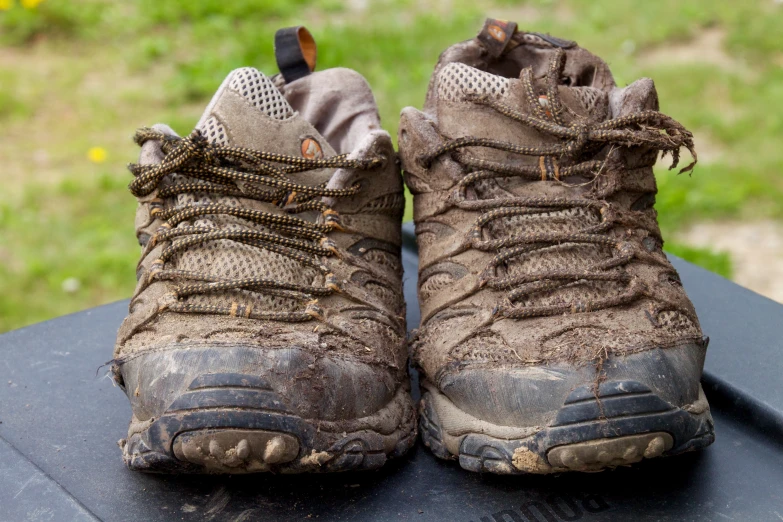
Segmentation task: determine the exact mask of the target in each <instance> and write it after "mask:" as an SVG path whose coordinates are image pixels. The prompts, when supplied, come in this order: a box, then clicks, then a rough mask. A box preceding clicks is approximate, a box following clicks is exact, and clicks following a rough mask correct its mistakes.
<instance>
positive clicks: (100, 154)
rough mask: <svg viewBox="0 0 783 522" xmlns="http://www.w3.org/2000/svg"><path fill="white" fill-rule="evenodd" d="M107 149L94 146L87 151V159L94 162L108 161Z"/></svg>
mask: <svg viewBox="0 0 783 522" xmlns="http://www.w3.org/2000/svg"><path fill="white" fill-rule="evenodd" d="M106 155H107V154H106V149H104V148H103V147H92V148H90V150H88V151H87V159H89V160H90V161H92V162H93V163H103V162H104V161H106Z"/></svg>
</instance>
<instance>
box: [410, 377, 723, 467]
mask: <svg viewBox="0 0 783 522" xmlns="http://www.w3.org/2000/svg"><path fill="white" fill-rule="evenodd" d="M422 391H423V395H422V400H421V403H420V416H419V418H420V423H421V426H420V431H421V434H422V439H423V441H424V444H425V445H426V446H427V447H428V448H430V450H431V451H432V452H433V453H434V454H435V455H436V456H437V457H439V458H442V459H458V460H459V464H460V466H461V467H462V468H463V469H466V470H469V471H475V472H484V473H495V474H500V475H516V474H525V473H535V474H544V473H559V472H564V471H590V472H592V471H601V470H604V469H609V468H614V467H617V466H626V465H630V464H634V463H637V462H640V461H641V460H643V459H649V458H655V457H661V456H669V455H677V454H680V453H685V452H688V451H694V450H698V449H701V448H704V447H706V446H709V445H710V444H711V443H712V442H713V441H714V440H715V435H714V430H713V422H712V416H711V415H710V411H709V406H708V405H707V401H706V398H705V397H704V392H703V391H702V390H701V387H699V400H697V401H696V402H695V403H693V404H691V405H688V406H686V407H681V408H678V407H675V406H672V405H671V404H669V403H667V402H666V401H664V400H663V399H661V398H660V397H658V396H657V395H655V394H654V393H653V392H652V391H650V389H649V388H648V387H646V386H644V385H643V384H641V383H639V382H635V381H611V382H604V383H602V384H601V386H600V388H599V390H598V393H596V392H595V390H594V389H593V387H592V386H587V385H586V386H581V387H579V388H577V389H575V390H574V391H573V392H571V394H570V395H569V396H568V398H567V399H566V401H565V403H564V404H563V406H562V407H561V408H560V409H559V410H558V411H557V414H556V417H555V420H554V422H553V423H552V424H551V425H550V426H548V427H546V428H544V429H541V428H516V429H515V428H509V427H508V426H498V425H494V424H490V423H487V422H485V421H481V420H479V419H476V418H475V417H472V416H470V415H468V414H467V413H466V412H464V411H462V410H460V409H459V408H457V406H455V405H454V404H453V403H452V402H451V401H450V400H449V399H448V398H447V397H446V396H445V395H444V394H442V393H440V392H439V391H438V390H437V389H435V388H434V387H431V386H427V387H426V389H424V390H422ZM440 419H447V420H449V423H450V429H451V433H449V431H448V430H447V429H444V426H443V424H442V423H441V421H440ZM513 431H516V432H517V433H518V434H521V436H516V437H515V436H514V435H513V434H512V435H511V436H509V433H511V432H513ZM492 434H495V435H497V434H501V435H503V436H502V437H498V436H492Z"/></svg>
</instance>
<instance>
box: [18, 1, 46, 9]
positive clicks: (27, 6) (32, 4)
mask: <svg viewBox="0 0 783 522" xmlns="http://www.w3.org/2000/svg"><path fill="white" fill-rule="evenodd" d="M43 1H44V0H21V2H20V3H21V4H22V7H24V8H25V9H35V8H36V7H38V4H40V3H41V2H43Z"/></svg>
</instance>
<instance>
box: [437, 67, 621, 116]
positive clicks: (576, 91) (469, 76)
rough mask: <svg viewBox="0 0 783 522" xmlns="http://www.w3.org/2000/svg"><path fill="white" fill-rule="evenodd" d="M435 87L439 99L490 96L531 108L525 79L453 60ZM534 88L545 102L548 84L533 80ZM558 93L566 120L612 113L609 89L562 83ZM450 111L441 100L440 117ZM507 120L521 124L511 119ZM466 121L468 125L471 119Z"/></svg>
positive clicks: (523, 109)
mask: <svg viewBox="0 0 783 522" xmlns="http://www.w3.org/2000/svg"><path fill="white" fill-rule="evenodd" d="M436 89H437V95H436V96H437V98H438V101H439V102H444V101H445V102H468V101H469V100H470V98H471V97H474V96H487V97H489V98H491V99H494V100H496V101H499V102H501V103H504V104H506V105H509V106H510V107H512V108H514V109H515V110H517V111H519V112H522V113H529V112H530V110H531V108H530V107H528V103H527V96H526V93H525V89H524V86H523V84H522V80H520V79H518V78H505V77H503V76H499V75H495V74H492V73H488V72H485V71H481V70H479V69H476V68H475V67H471V66H469V65H466V64H464V63H459V62H453V63H449V64H446V65H445V66H444V67H442V68H441V69H440V71H438V74H437V77H436ZM534 89H535V90H536V92H537V93H538V94H539V103H540V104H542V105H545V104H546V96H545V95H544V93H545V92H546V86H545V84H544V81H543V79H539V80H536V81H534ZM558 92H559V94H560V98H561V103H562V104H563V105H564V108H565V109H566V110H565V113H564V114H563V118H564V120H565V121H566V123H570V122H571V121H573V120H574V119H576V118H588V119H590V120H593V121H603V120H605V119H606V118H607V117H608V115H609V111H608V107H609V95H608V92H607V91H604V90H602V89H598V88H595V87H566V86H559V87H558ZM448 110H449V104H444V103H438V116H439V117H440V116H441V114H443V113H445V112H448ZM439 119H440V118H439ZM508 121H509V122H511V124H515V125H518V123H515V122H513V121H512V120H508ZM464 123H467V124H468V125H469V124H470V120H465V121H464Z"/></svg>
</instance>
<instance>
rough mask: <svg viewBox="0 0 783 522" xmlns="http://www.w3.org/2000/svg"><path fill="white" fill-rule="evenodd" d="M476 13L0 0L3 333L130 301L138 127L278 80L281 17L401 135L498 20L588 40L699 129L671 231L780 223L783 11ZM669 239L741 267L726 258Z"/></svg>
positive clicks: (763, 0) (663, 191) (529, 7)
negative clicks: (230, 77) (455, 54)
mask: <svg viewBox="0 0 783 522" xmlns="http://www.w3.org/2000/svg"><path fill="white" fill-rule="evenodd" d="M478 4H479V3H478V2H472V1H471V2H462V1H458V0H451V1H448V0H432V1H426V0H418V1H415V0H402V1H392V0H350V1H345V2H343V1H338V0H314V1H306V0H245V1H243V2H227V1H225V0H204V1H200V2H194V1H192V0H166V1H165V2H163V1H159V0H124V1H119V0H118V1H115V2H111V1H108V0H80V1H74V0H44V1H41V0H0V183H1V185H0V186H1V187H2V189H0V331H4V330H8V329H12V328H16V327H20V326H23V325H26V324H29V323H32V322H36V321H40V320H44V319H48V318H51V317H54V316H57V315H61V314H64V313H68V312H73V311H77V310H80V309H83V308H87V307H90V306H94V305H98V304H102V303H106V302H109V301H112V300H115V299H120V298H124V297H128V296H129V295H130V293H131V291H132V289H133V286H134V277H133V273H134V266H135V263H136V261H137V256H138V245H137V244H136V241H135V238H134V234H133V214H134V209H135V200H134V199H133V197H132V196H131V195H130V194H129V193H128V192H127V190H126V186H127V183H128V181H129V178H130V175H129V174H128V173H127V171H126V170H125V164H126V163H128V162H129V161H132V160H134V158H135V156H136V154H137V152H138V151H137V150H136V147H135V146H134V145H133V144H132V142H131V140H130V136H131V135H132V133H133V131H134V130H135V129H136V128H137V127H139V126H143V125H150V124H152V123H155V122H158V121H164V122H167V123H169V124H171V125H172V126H173V127H174V128H175V129H176V130H177V131H178V132H180V133H187V132H189V131H190V129H191V128H192V126H193V125H194V124H195V122H196V120H197V119H198V116H199V115H200V113H201V111H202V108H203V106H204V105H205V104H206V102H207V101H208V99H209V97H210V96H211V95H212V93H213V92H214V90H215V89H216V88H217V86H218V85H219V84H220V82H221V81H222V79H223V78H224V77H225V75H226V74H227V73H228V72H229V71H230V70H231V69H232V68H235V67H240V66H245V65H251V66H255V67H257V68H259V69H261V70H263V71H266V72H268V73H269V74H272V73H274V72H276V70H275V65H274V57H273V51H272V37H273V34H274V31H275V30H276V29H278V28H279V27H283V26H288V25H298V24H304V25H307V26H308V28H309V29H310V30H311V32H312V33H313V34H314V36H315V37H316V40H317V42H318V45H319V48H318V49H319V51H318V65H319V68H320V69H324V68H328V67H332V66H346V67H350V68H353V69H356V70H358V71H359V72H360V73H362V74H363V75H364V76H365V77H366V78H367V79H368V81H369V82H370V84H371V85H372V86H373V89H374V91H375V94H376V97H377V99H378V103H379V105H380V107H381V116H382V119H383V122H384V125H385V127H386V128H387V129H388V130H389V131H390V132H391V133H392V135H396V129H397V118H398V115H399V110H400V109H401V108H402V107H404V106H406V105H414V106H420V105H421V103H422V101H423V98H424V93H425V89H426V86H427V82H428V81H429V76H430V73H431V71H432V67H433V65H434V63H435V61H436V59H437V56H438V54H439V53H440V52H441V51H442V50H443V49H445V48H446V47H448V46H449V45H451V44H453V43H455V42H457V41H460V40H464V39H467V38H470V37H472V36H474V35H475V33H476V32H477V31H478V29H479V28H480V27H481V23H482V21H483V19H484V18H485V17H486V16H488V15H491V16H493V17H496V18H507V19H511V20H515V21H517V22H518V23H519V25H520V27H521V28H526V29H530V30H535V31H539V32H550V33H552V34H553V35H556V36H561V37H564V38H568V39H573V40H577V41H578V42H579V43H580V44H581V45H582V46H584V47H587V48H588V49H590V50H592V51H593V52H595V53H596V54H598V55H600V56H602V57H603V58H604V59H606V60H607V61H608V62H609V64H610V65H611V67H612V69H613V72H614V73H615V77H616V79H617V82H618V84H619V85H625V84H627V83H630V82H632V81H634V80H635V79H637V78H639V77H642V76H650V77H653V78H655V80H656V85H657V87H658V91H659V94H660V97H661V100H662V109H663V110H664V111H665V112H667V113H668V114H671V115H672V116H674V117H675V118H677V119H679V120H680V121H681V122H683V123H684V124H685V125H686V126H687V127H689V128H690V129H691V130H693V131H694V133H695V134H696V144H697V150H698V151H699V153H700V159H702V161H701V162H700V164H699V165H698V166H697V168H696V172H695V173H694V174H693V176H690V177H689V176H677V175H676V174H674V173H671V172H667V171H665V170H664V169H660V171H659V172H658V173H657V175H658V180H659V188H660V194H659V197H658V205H657V208H658V210H659V213H660V218H661V225H662V228H663V232H664V235H665V236H666V237H672V236H673V235H675V234H676V232H677V231H678V230H680V229H682V227H685V226H687V225H688V224H691V223H693V222H696V221H704V220H714V219H729V218H730V219H738V220H743V219H755V218H759V217H769V218H779V217H783V216H781V214H783V207H782V206H781V205H779V204H778V203H779V202H780V201H782V200H783V178H781V177H780V176H779V175H778V174H779V173H780V172H781V171H782V169H781V167H783V143H782V142H781V136H783V109H781V104H783V38H781V36H780V34H781V33H780V28H781V26H783V2H781V1H780V0H748V1H742V2H740V1H737V0H689V1H688V2H682V1H680V0H658V1H656V2H636V1H631V0H628V1H621V0H589V1H588V0H565V1H561V2H555V1H546V0H529V1H512V0H494V1H490V2H482V5H481V6H479V5H478ZM96 148H97V150H96ZM91 149H93V150H92V152H91ZM666 247H667V250H669V251H670V252H673V253H676V254H678V255H680V256H682V257H685V258H686V259H689V260H691V261H693V262H695V263H698V264H700V265H702V266H705V267H707V268H709V269H711V270H714V271H716V272H718V273H721V274H723V275H726V276H730V275H731V263H730V261H729V257H728V255H727V254H726V253H722V252H713V251H709V250H705V249H698V248H691V247H689V246H688V245H683V244H678V243H676V242H668V243H667V245H666Z"/></svg>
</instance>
